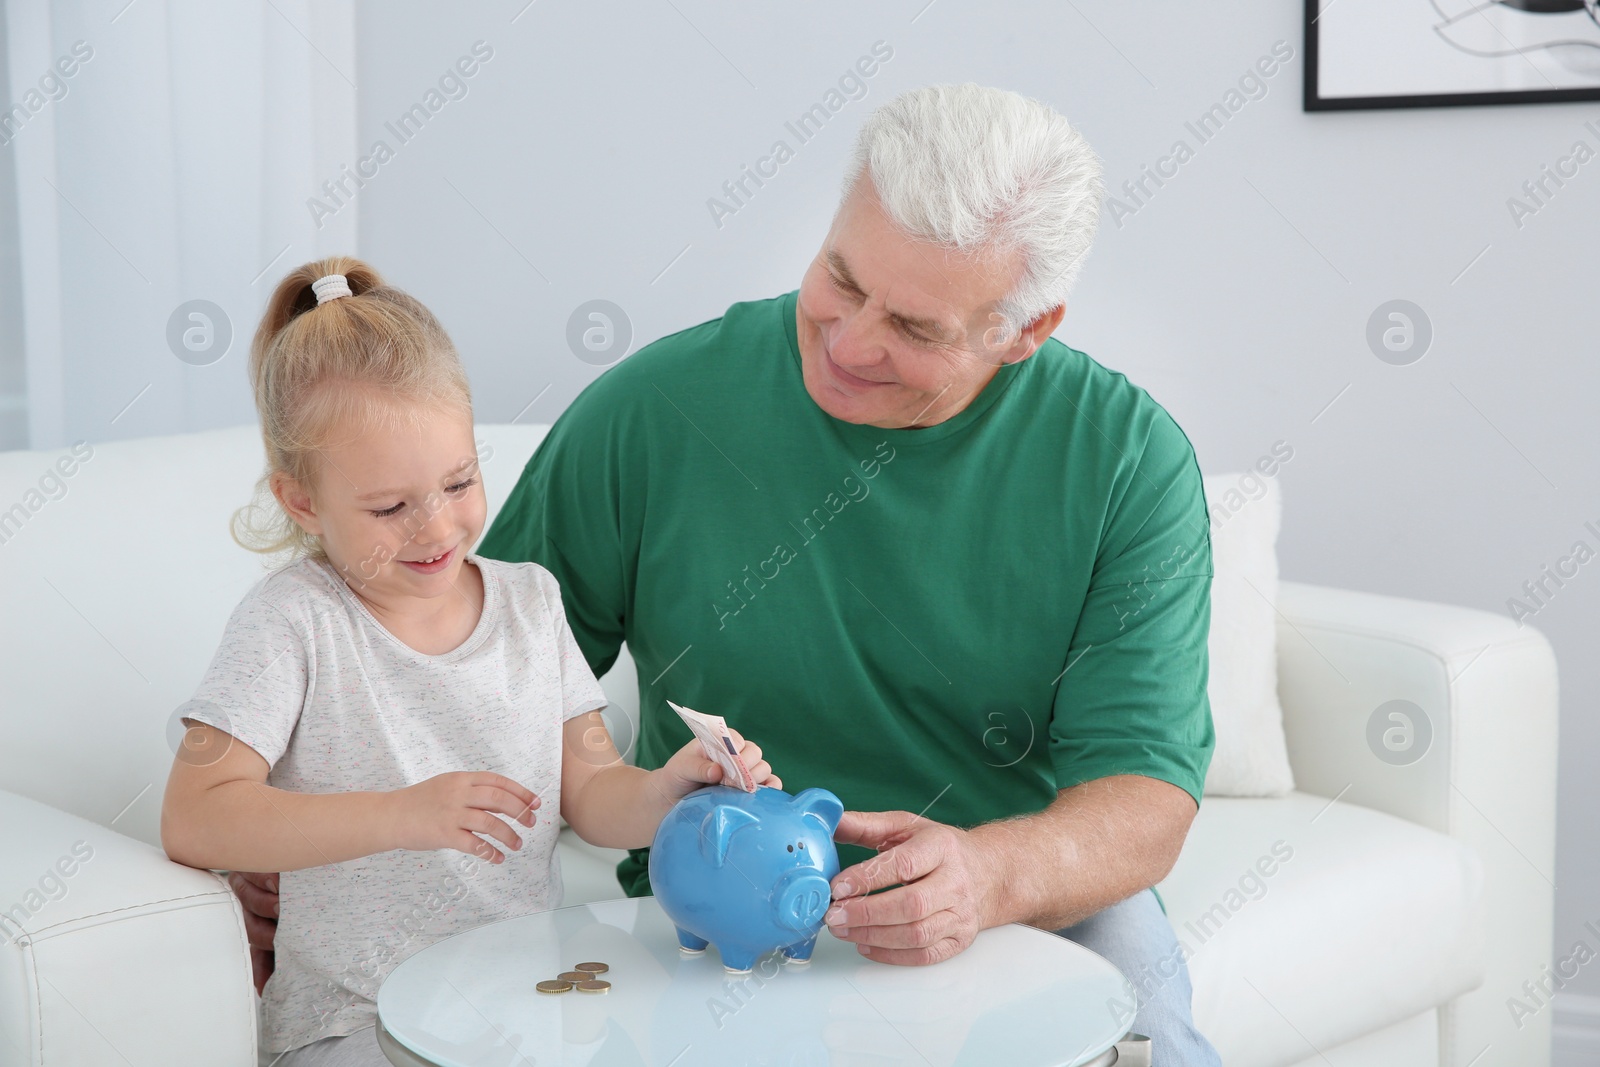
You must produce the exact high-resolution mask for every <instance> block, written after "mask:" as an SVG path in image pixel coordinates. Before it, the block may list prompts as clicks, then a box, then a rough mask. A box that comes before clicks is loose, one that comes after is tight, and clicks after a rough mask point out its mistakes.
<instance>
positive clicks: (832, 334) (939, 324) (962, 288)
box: [795, 174, 1062, 427]
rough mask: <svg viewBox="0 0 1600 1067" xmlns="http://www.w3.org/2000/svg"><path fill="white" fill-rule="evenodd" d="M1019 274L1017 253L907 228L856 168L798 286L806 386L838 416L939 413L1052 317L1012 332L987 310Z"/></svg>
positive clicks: (860, 419)
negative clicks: (927, 237)
mask: <svg viewBox="0 0 1600 1067" xmlns="http://www.w3.org/2000/svg"><path fill="white" fill-rule="evenodd" d="M1021 272H1022V256H1021V254H1020V253H1019V252H1016V251H1010V252H1004V253H979V254H975V255H963V254H959V253H955V252H951V251H949V250H947V249H944V248H941V247H939V246H937V245H934V244H930V243H928V242H924V241H916V240H913V239H912V238H910V237H908V236H906V235H905V234H904V233H903V232H902V231H901V230H900V229H899V228H898V227H897V226H895V224H894V223H893V222H891V221H890V219H889V217H888V216H887V215H886V214H885V213H884V211H883V209H882V207H881V206H880V205H879V202H878V195H877V192H876V190H875V189H874V188H873V185H872V180H871V178H870V176H869V175H866V174H864V175H863V176H862V178H861V180H860V181H859V182H857V184H856V187H855V189H854V191H852V192H851V193H850V195H849V196H848V197H847V198H846V199H845V201H844V203H843V204H841V205H840V207H839V211H838V214H836V215H835V216H834V219H833V226H832V228H831V229H830V230H829V231H828V236H827V239H826V240H825V241H824V242H823V244H822V249H821V251H819V252H818V253H817V258H816V259H814V260H813V261H812V263H811V266H810V267H809V268H808V269H807V271H806V275H805V278H804V279H803V280H802V281H801V283H800V297H799V300H798V302H797V303H796V307H795V326H796V330H797V332H798V334H799V340H800V365H801V372H802V375H803V377H804V379H805V385H806V391H807V392H808V393H810V394H811V399H812V400H814V401H816V403H817V405H818V406H819V407H821V408H822V410H824V411H826V412H827V413H828V414H830V415H832V416H833V417H834V418H836V419H841V420H843V421H845V422H854V423H863V424H867V425H871V426H885V427H911V426H931V425H934V424H936V423H939V422H943V421H944V420H945V419H948V418H949V417H950V416H952V415H954V414H956V413H957V412H959V411H960V410H961V409H962V408H964V407H966V406H967V404H968V403H970V402H971V401H972V399H973V398H974V397H976V396H977V395H978V394H979V393H980V392H982V391H983V387H984V386H985V385H987V384H988V383H989V380H990V379H991V378H993V377H994V375H995V373H996V371H998V370H999V368H1000V366H1001V364H1003V363H1014V362H1016V361H1018V360H1021V359H1026V358H1027V357H1028V356H1029V355H1031V354H1032V353H1033V351H1034V350H1035V349H1037V348H1038V346H1039V344H1040V343H1042V342H1043V340H1044V338H1045V336H1047V335H1048V334H1049V332H1050V330H1051V329H1054V327H1055V325H1056V323H1057V322H1059V321H1060V313H1061V311H1062V309H1061V308H1056V309H1054V311H1053V312H1047V313H1046V314H1045V315H1043V316H1041V317H1040V319H1038V320H1036V322H1035V323H1032V324H1030V327H1032V328H1024V330H1023V331H1022V333H1021V334H1020V335H1018V334H1008V333H1007V332H1006V331H1005V330H1004V329H1003V328H1001V322H1002V320H1001V319H1000V317H999V314H998V312H997V310H996V309H997V308H998V306H999V303H1000V301H1001V300H1002V299H1004V298H1005V297H1006V295H1007V294H1009V293H1010V292H1011V290H1012V288H1013V287H1014V286H1015V284H1016V282H1017V280H1018V279H1019V278H1020V276H1021ZM1041 331H1042V332H1041ZM1035 338H1036V339H1035Z"/></svg>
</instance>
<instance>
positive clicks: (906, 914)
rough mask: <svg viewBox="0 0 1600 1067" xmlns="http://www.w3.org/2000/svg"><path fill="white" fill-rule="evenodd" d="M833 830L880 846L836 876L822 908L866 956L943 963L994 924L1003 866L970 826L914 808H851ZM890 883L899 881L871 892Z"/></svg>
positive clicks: (831, 925)
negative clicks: (926, 816) (925, 815)
mask: <svg viewBox="0 0 1600 1067" xmlns="http://www.w3.org/2000/svg"><path fill="white" fill-rule="evenodd" d="M833 836H834V840H835V841H837V842H839V843H840V844H850V845H865V846H866V847H868V848H875V849H877V850H878V855H876V856H873V857H872V858H871V859H868V860H863V861H862V862H861V863H858V864H856V865H854V866H852V867H847V868H845V869H844V870H843V871H840V872H839V874H837V875H836V876H835V877H834V879H833V898H834V899H833V904H832V906H831V907H829V908H828V911H827V914H826V915H825V916H824V921H825V922H826V923H827V924H828V930H829V932H830V933H832V934H833V935H834V936H835V937H837V938H839V939H840V940H843V941H853V942H855V944H856V947H857V950H858V951H859V952H860V953H861V954H862V955H863V956H866V957H867V958H868V959H872V960H877V961H879V962H881V963H898V964H904V965H920V964H927V963H938V962H939V961H940V960H946V959H949V958H950V957H951V956H954V955H956V954H957V953H958V952H961V951H962V950H964V949H965V948H966V947H967V946H968V945H970V944H972V941H973V939H974V938H976V937H977V936H978V932H979V931H980V930H983V929H985V928H986V927H988V926H992V925H995V924H994V923H993V922H991V921H990V920H989V915H990V914H991V912H992V902H993V899H994V896H995V894H996V893H997V892H998V891H999V888H1000V887H999V885H998V877H997V872H996V871H995V869H994V863H993V862H992V861H991V860H990V859H989V857H988V856H987V854H986V853H984V852H982V851H981V849H980V848H979V846H978V844H977V842H975V841H974V840H973V838H972V835H971V834H970V833H969V832H968V831H966V830H961V829H957V828H956V827H954V826H946V825H944V824H943V823H937V822H933V821H931V820H929V819H924V818H920V817H918V816H915V815H912V814H911V813H910V812H908V811H847V812H845V813H844V817H843V818H842V819H840V820H839V829H838V831H837V832H836V833H835V834H834V835H833ZM889 886H899V887H900V888H898V889H894V890H891V891H889V892H887V893H878V894H876V895H874V896H867V894H868V893H871V892H872V891H873V890H877V889H885V888H887V887H889Z"/></svg>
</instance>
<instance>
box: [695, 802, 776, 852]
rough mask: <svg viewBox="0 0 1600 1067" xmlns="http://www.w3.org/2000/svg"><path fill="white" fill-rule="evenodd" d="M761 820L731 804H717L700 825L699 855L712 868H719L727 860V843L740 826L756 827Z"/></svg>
mask: <svg viewBox="0 0 1600 1067" xmlns="http://www.w3.org/2000/svg"><path fill="white" fill-rule="evenodd" d="M760 822H761V820H760V819H759V818H757V817H756V816H754V815H752V814H750V813H749V812H748V811H745V810H744V809H743V808H736V807H734V806H733V805H731V804H718V805H717V806H716V807H714V808H712V809H711V814H709V815H707V816H706V817H705V821H704V822H702V823H701V824H700V854H701V855H702V856H704V857H705V858H706V862H708V863H710V864H711V866H713V867H721V866H722V864H723V861H724V860H726V859H727V858H728V841H729V839H730V838H732V837H733V832H734V831H735V830H737V829H739V827H741V826H756V825H759V824H760Z"/></svg>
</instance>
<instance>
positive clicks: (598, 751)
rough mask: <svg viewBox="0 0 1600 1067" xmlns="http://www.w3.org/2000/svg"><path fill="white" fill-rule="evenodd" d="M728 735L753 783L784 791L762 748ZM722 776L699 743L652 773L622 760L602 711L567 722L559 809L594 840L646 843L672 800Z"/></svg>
mask: <svg viewBox="0 0 1600 1067" xmlns="http://www.w3.org/2000/svg"><path fill="white" fill-rule="evenodd" d="M729 733H731V734H733V739H734V741H735V743H737V744H738V745H739V756H740V757H741V758H742V759H743V760H744V763H745V766H747V767H749V768H750V774H751V776H752V777H754V778H755V781H756V785H757V786H763V785H766V786H771V787H772V788H774V789H782V788H783V782H782V781H781V780H779V779H778V778H777V777H776V776H774V775H773V773H772V767H771V766H769V765H768V763H767V761H766V760H764V759H762V758H761V749H760V748H759V747H758V746H756V745H755V744H753V743H751V742H749V741H746V740H745V739H744V738H743V737H741V736H739V733H738V731H736V730H729ZM721 780H722V768H721V767H720V766H718V765H717V764H716V763H715V762H714V761H712V760H709V759H707V758H706V755H705V752H704V751H702V750H701V748H700V743H699V742H698V741H690V742H689V743H688V744H687V745H685V746H683V747H682V748H681V749H679V750H678V751H677V752H676V753H674V754H673V756H672V758H671V759H669V760H668V761H667V763H666V765H665V766H664V767H660V768H658V769H656V770H653V771H647V770H644V769H643V768H641V767H630V766H628V765H627V764H625V763H623V762H622V756H621V754H620V753H618V752H617V746H616V745H615V744H613V743H612V741H611V734H610V732H609V731H607V730H606V727H605V720H604V719H602V718H601V717H600V713H599V712H598V711H591V712H588V713H586V714H583V715H578V716H575V717H573V718H571V719H568V720H567V721H566V725H565V727H564V729H563V744H562V751H561V814H562V816H563V817H564V818H565V819H566V820H567V824H568V825H570V826H571V827H572V828H573V830H575V831H577V834H578V836H579V837H581V838H583V839H584V840H585V841H587V842H589V843H590V844H591V845H599V846H600V847H602V848H645V847H646V846H648V845H649V844H650V842H651V841H653V840H655V836H656V827H658V826H659V825H661V820H662V819H663V818H664V817H665V816H666V814H667V812H668V811H669V810H671V808H672V805H674V804H676V803H677V802H678V801H679V800H680V799H682V798H683V797H685V796H687V795H688V794H690V793H692V792H694V791H695V790H696V789H700V788H702V787H704V786H708V785H716V784H717V783H718V782H720V781H721Z"/></svg>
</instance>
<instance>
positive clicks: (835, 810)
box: [790, 789, 844, 837]
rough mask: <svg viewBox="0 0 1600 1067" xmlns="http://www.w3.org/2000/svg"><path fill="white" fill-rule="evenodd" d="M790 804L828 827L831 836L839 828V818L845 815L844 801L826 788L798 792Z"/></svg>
mask: <svg viewBox="0 0 1600 1067" xmlns="http://www.w3.org/2000/svg"><path fill="white" fill-rule="evenodd" d="M790 805H791V806H792V807H794V808H796V809H797V810H799V811H800V812H801V813H802V814H805V815H809V816H811V817H812V818H813V819H816V820H817V821H818V822H820V823H822V825H823V826H825V827H827V828H828V836H829V837H832V836H833V832H834V831H835V830H837V829H838V828H839V819H840V817H841V816H842V815H844V803H843V802H842V801H841V800H840V799H839V798H838V797H836V796H834V795H833V794H832V793H830V792H828V791H827V790H826V789H807V790H806V791H805V792H803V793H800V794H797V795H796V796H795V798H794V800H792V801H790Z"/></svg>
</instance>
